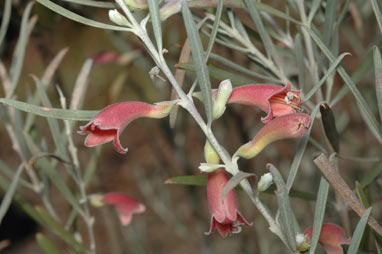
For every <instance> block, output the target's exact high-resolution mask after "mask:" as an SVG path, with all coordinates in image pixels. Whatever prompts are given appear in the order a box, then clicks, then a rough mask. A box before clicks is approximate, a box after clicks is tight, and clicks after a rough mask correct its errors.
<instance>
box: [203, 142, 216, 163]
mask: <svg viewBox="0 0 382 254" xmlns="http://www.w3.org/2000/svg"><path fill="white" fill-rule="evenodd" d="M204 158H205V160H206V162H208V163H211V164H212V163H214V164H218V163H219V160H220V158H219V155H218V154H217V153H216V151H215V149H214V148H213V147H212V145H211V143H210V142H209V141H208V140H207V141H206V144H205V145H204Z"/></svg>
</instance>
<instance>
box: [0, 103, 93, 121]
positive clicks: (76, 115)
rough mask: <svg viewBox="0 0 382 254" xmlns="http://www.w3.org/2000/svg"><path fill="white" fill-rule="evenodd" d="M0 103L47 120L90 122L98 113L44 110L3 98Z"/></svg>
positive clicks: (54, 109)
mask: <svg viewBox="0 0 382 254" xmlns="http://www.w3.org/2000/svg"><path fill="white" fill-rule="evenodd" d="M0 102H1V103H3V104H5V105H8V106H11V107H13V108H16V109H18V110H21V111H24V112H27V113H32V114H35V115H39V116H42V117H47V118H56V119H63V120H74V121H90V120H92V119H93V118H94V117H95V116H96V114H97V113H98V112H99V111H98V110H67V109H57V108H46V107H40V106H35V105H32V104H28V103H25V102H21V101H16V100H10V99H5V98H0Z"/></svg>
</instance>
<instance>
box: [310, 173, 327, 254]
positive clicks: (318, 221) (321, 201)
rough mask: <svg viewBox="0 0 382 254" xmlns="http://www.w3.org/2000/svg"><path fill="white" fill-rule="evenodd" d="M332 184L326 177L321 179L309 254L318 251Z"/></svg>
mask: <svg viewBox="0 0 382 254" xmlns="http://www.w3.org/2000/svg"><path fill="white" fill-rule="evenodd" d="M329 186H330V184H329V183H328V181H326V179H325V178H324V177H321V181H320V187H319V188H318V194H317V201H316V208H315V209H314V221H313V234H312V241H311V243H310V250H309V254H314V253H315V251H316V247H317V243H318V238H319V237H320V233H321V227H322V223H323V221H324V215H325V208H326V202H327V200H328V193H329Z"/></svg>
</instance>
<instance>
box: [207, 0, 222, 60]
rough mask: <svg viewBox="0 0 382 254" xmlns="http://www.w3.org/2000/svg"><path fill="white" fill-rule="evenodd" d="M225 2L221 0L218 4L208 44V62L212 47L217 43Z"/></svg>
mask: <svg viewBox="0 0 382 254" xmlns="http://www.w3.org/2000/svg"><path fill="white" fill-rule="evenodd" d="M223 4H224V0H219V1H218V5H217V7H216V14H215V21H214V26H213V27H212V31H211V37H210V40H209V42H208V46H207V50H206V62H208V58H209V57H210V54H211V51H212V47H213V46H214V43H215V39H216V35H217V34H218V29H219V25H220V20H221V18H222V13H223V6H224V5H223Z"/></svg>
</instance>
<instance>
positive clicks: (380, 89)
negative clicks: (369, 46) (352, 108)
mask: <svg viewBox="0 0 382 254" xmlns="http://www.w3.org/2000/svg"><path fill="white" fill-rule="evenodd" d="M373 56H374V73H375V92H376V95H377V102H378V110H379V117H380V120H381V121H382V59H381V53H380V52H379V49H378V47H376V46H375V47H374V48H373Z"/></svg>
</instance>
